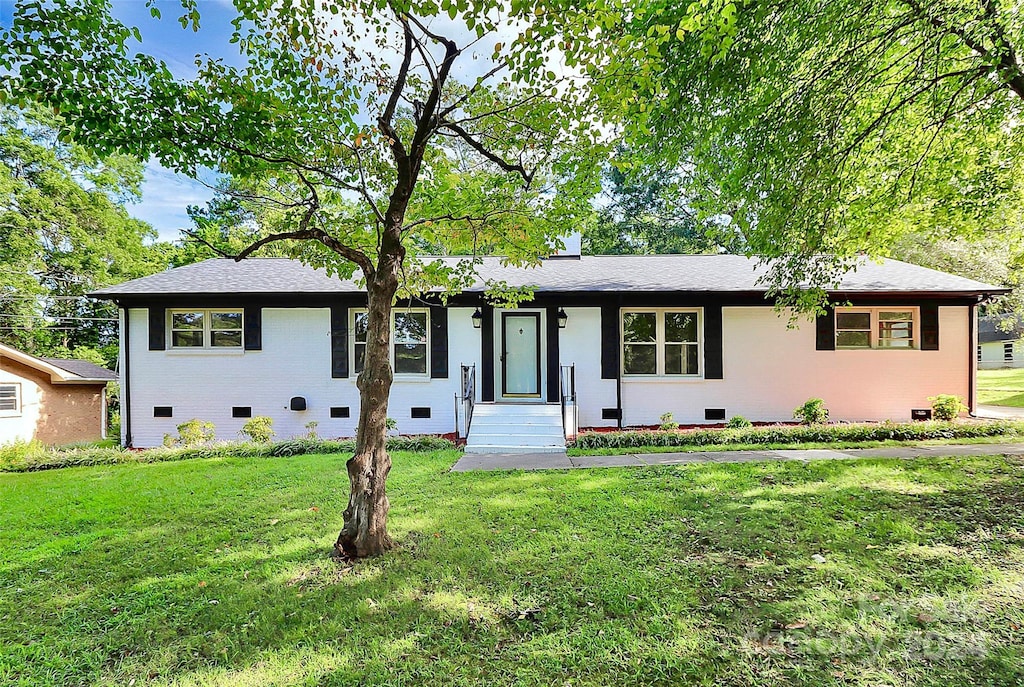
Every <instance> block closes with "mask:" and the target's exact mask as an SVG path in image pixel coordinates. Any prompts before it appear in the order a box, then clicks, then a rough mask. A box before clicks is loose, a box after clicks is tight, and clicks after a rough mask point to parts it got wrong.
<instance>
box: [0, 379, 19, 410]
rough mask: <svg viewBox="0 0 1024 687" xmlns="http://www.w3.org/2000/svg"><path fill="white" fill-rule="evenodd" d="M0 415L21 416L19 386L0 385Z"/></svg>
mask: <svg viewBox="0 0 1024 687" xmlns="http://www.w3.org/2000/svg"><path fill="white" fill-rule="evenodd" d="M0 415H6V416H12V415H21V384H0Z"/></svg>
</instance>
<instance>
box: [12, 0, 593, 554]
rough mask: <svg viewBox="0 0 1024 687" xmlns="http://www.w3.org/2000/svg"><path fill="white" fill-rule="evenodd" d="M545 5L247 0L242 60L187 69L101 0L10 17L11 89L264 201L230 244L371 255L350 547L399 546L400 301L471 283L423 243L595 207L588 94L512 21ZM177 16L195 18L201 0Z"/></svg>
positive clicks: (85, 126) (529, 257)
mask: <svg viewBox="0 0 1024 687" xmlns="http://www.w3.org/2000/svg"><path fill="white" fill-rule="evenodd" d="M545 9H546V8H545V7H543V6H542V5H541V4H539V3H537V2H520V1H519V0H516V2H513V3H511V5H510V6H504V5H503V4H502V3H500V2H498V1H497V0H473V1H470V0H443V1H442V2H441V3H440V6H438V5H437V4H435V3H432V2H422V1H395V2H383V1H374V0H368V1H365V2H357V3H335V2H323V1H322V0H300V1H299V2H293V3H285V4H283V5H282V4H280V3H276V2H271V1H270V0H256V1H253V2H245V3H238V12H239V16H238V18H237V20H236V21H235V22H234V26H235V31H234V35H233V36H232V38H231V41H232V43H233V44H235V45H237V46H238V47H239V49H240V51H241V53H242V55H243V57H244V59H245V64H244V65H243V66H241V67H233V66H230V65H227V64H225V63H224V62H223V61H220V60H218V59H216V57H214V56H202V57H199V58H197V66H198V69H197V75H196V76H195V78H188V79H185V78H176V77H175V76H174V75H172V74H171V72H170V70H169V69H168V68H167V66H166V65H164V64H163V63H161V62H159V61H158V60H156V59H155V58H153V57H152V56H147V55H140V54H134V55H133V54H132V50H131V49H130V47H129V45H130V44H131V40H132V39H133V38H134V39H136V40H141V35H140V34H139V32H138V30H137V29H131V28H128V27H125V26H124V25H122V24H121V23H120V22H118V21H116V20H115V19H113V18H112V17H111V15H110V12H109V5H108V4H107V3H106V2H104V1H103V0H92V1H91V2H82V3H75V2H71V1H69V0H65V1H58V2H52V3H45V4H43V3H39V2H35V1H30V0H24V1H23V2H21V3H19V4H18V5H17V7H16V10H15V15H14V22H13V27H12V29H11V30H9V31H7V32H5V33H4V35H3V36H2V39H3V45H4V48H3V52H2V53H0V66H2V67H3V68H5V69H6V70H9V72H10V73H11V74H12V77H13V78H11V79H10V80H9V81H8V84H7V88H8V90H9V91H10V94H11V95H12V96H13V97H15V98H18V99H22V100H37V101H41V102H43V103H45V104H46V105H48V106H52V107H57V108H60V110H61V112H62V114H63V115H64V117H66V118H67V119H68V121H69V122H71V123H72V124H73V125H74V126H75V127H76V136H77V137H78V138H79V140H82V141H89V142H90V143H91V144H92V145H94V146H96V147H97V148H98V149H99V150H101V151H104V152H110V151H118V152H127V153H133V154H136V155H138V156H147V155H150V154H152V155H154V156H155V157H156V158H157V159H159V160H160V162H161V163H162V164H164V165H165V166H167V167H169V168H172V169H177V170H180V171H184V172H187V173H194V172H195V170H196V168H197V166H199V165H203V166H206V167H210V168H213V169H215V170H217V171H218V172H220V173H222V174H224V175H226V176H229V177H231V178H232V186H231V187H230V188H231V190H233V191H234V192H236V193H237V195H238V197H239V202H241V203H242V204H243V205H244V206H245V207H246V208H247V209H248V211H251V212H252V213H253V216H254V217H256V218H258V221H257V222H255V223H254V224H253V225H252V227H251V228H252V230H253V233H252V236H251V238H252V239H253V241H252V243H250V244H249V245H248V246H247V247H245V248H244V249H242V250H240V251H238V252H237V253H236V252H234V251H233V250H231V249H228V250H223V248H221V247H219V246H217V244H216V243H215V242H213V241H210V242H209V243H210V245H211V246H212V247H216V248H217V250H223V252H224V253H225V254H229V255H233V256H234V257H236V258H238V259H242V258H245V257H247V256H249V255H251V254H253V252H255V251H256V250H258V249H260V248H262V247H263V246H265V245H267V244H269V243H274V242H279V241H290V242H291V244H290V245H289V248H288V250H289V251H290V254H292V255H294V256H297V257H300V258H301V259H303V260H304V261H306V262H307V263H309V264H311V265H315V266H321V267H325V268H327V269H328V270H329V271H330V272H332V273H335V274H339V275H350V274H352V273H353V272H354V270H355V269H357V268H358V270H359V272H360V274H361V278H362V280H363V282H364V284H365V288H366V291H367V296H368V315H369V317H368V335H367V346H366V358H365V363H364V369H363V372H362V373H361V374H360V375H359V377H358V379H357V382H356V384H357V387H358V389H359V392H360V410H359V429H358V436H357V440H356V451H355V455H354V456H353V457H352V458H351V459H350V460H349V461H348V464H347V468H348V476H349V481H350V492H349V503H348V507H347V509H346V510H345V516H344V517H345V524H344V527H343V529H342V531H341V534H340V535H339V537H338V541H337V543H336V546H335V549H336V552H337V553H338V554H340V555H344V556H349V557H360V556H367V555H373V554H376V553H380V552H382V551H384V550H386V549H388V548H389V547H391V546H392V541H391V539H390V537H389V536H388V533H387V529H386V516H387V511H388V506H389V504H388V499H387V495H386V489H385V483H386V480H387V476H388V472H389V471H390V468H391V460H390V457H389V456H388V454H387V452H386V450H385V435H386V419H387V404H388V397H389V393H390V387H391V382H392V370H391V367H390V363H389V348H390V346H389V342H390V335H391V333H390V319H391V318H390V313H391V308H392V305H393V304H394V303H395V300H396V298H398V297H400V296H402V295H411V294H414V293H416V292H418V291H420V290H422V289H423V288H424V287H425V285H427V284H430V285H440V286H442V287H444V288H447V289H458V288H459V287H460V286H462V285H464V284H465V283H466V282H467V280H468V279H470V278H471V277H472V266H473V263H472V260H469V261H466V262H465V263H464V264H463V265H462V266H461V267H459V268H452V267H450V266H446V265H443V264H441V263H437V262H435V263H431V264H422V263H420V262H418V261H417V260H416V259H415V258H416V248H417V246H418V245H420V244H428V245H429V244H432V243H437V242H438V241H436V240H435V239H437V238H439V237H445V236H449V235H451V233H452V232H457V233H459V234H460V236H461V237H463V240H466V239H468V242H469V243H476V242H477V241H478V237H483V238H484V239H485V241H484V242H486V243H489V244H494V245H500V246H501V247H502V251H501V252H502V253H504V254H506V255H508V256H509V257H508V259H509V261H511V262H515V263H530V262H534V261H537V260H538V259H539V258H540V257H541V256H543V255H545V254H546V253H548V252H549V248H548V244H549V242H550V241H551V239H552V237H554V236H557V235H558V234H559V233H561V232H568V231H569V230H571V228H572V227H573V226H574V224H576V222H577V220H578V219H579V218H581V217H586V216H588V215H589V213H590V208H589V204H588V203H587V200H588V199H589V197H590V195H591V194H592V193H593V191H594V187H595V181H594V179H593V175H592V174H591V173H590V170H592V169H593V168H594V166H593V164H591V163H590V161H589V159H588V158H587V157H586V156H585V155H584V154H583V152H585V150H586V149H585V148H584V149H577V148H574V147H573V144H574V143H575V142H577V141H582V140H588V139H589V137H588V136H587V131H588V129H589V126H590V124H591V122H592V118H591V117H590V116H589V115H588V114H587V113H586V112H584V111H583V104H582V103H584V102H585V101H583V100H582V99H580V98H578V97H577V92H578V88H577V86H576V84H575V82H574V81H573V80H571V79H560V78H559V77H558V75H557V74H556V72H555V71H553V70H551V69H549V68H548V66H547V63H546V56H545V54H543V53H542V52H540V50H539V49H538V48H537V46H536V44H535V42H534V41H532V40H530V37H529V35H527V34H526V33H525V32H518V33H517V32H516V31H514V30H513V29H512V28H511V27H514V26H521V27H528V26H529V23H530V22H531V21H532V18H533V17H539V16H545ZM153 11H154V12H156V8H155V6H154V7H153ZM442 11H443V12H444V15H442V16H439V13H440V12H442ZM181 21H182V23H183V25H189V24H190V23H191V24H192V25H193V26H197V25H198V21H199V14H198V11H197V9H196V6H195V4H194V3H190V2H186V3H185V14H184V16H183V17H181ZM527 30H528V29H527ZM474 53H475V54H476V55H479V56H482V57H485V58H486V59H475V55H474ZM414 237H418V238H419V239H420V240H419V241H417V240H414Z"/></svg>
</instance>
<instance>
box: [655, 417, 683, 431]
mask: <svg viewBox="0 0 1024 687" xmlns="http://www.w3.org/2000/svg"><path fill="white" fill-rule="evenodd" d="M659 429H661V430H662V431H664V432H674V431H676V430H677V429H679V423H678V422H676V421H675V420H673V419H672V413H664V414H663V415H662V416H661V426H660V427H659Z"/></svg>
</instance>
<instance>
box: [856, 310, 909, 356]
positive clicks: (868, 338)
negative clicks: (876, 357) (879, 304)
mask: <svg viewBox="0 0 1024 687" xmlns="http://www.w3.org/2000/svg"><path fill="white" fill-rule="evenodd" d="M916 320H917V310H916V309H914V308H845V309H837V310H836V348H916V347H917V338H916V336H915V332H916V324H915V322H916Z"/></svg>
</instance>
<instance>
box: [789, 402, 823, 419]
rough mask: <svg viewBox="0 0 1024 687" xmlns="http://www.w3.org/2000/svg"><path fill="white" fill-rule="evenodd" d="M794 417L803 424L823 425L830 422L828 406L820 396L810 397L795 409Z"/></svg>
mask: <svg viewBox="0 0 1024 687" xmlns="http://www.w3.org/2000/svg"><path fill="white" fill-rule="evenodd" d="M793 417H794V418H796V419H797V420H799V421H800V424H802V425H822V424H825V423H826V422H828V408H826V407H825V401H823V400H821V399H820V398H809V399H807V401H805V402H804V404H803V405H802V406H800V407H798V408H797V409H796V410H794V411H793Z"/></svg>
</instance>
